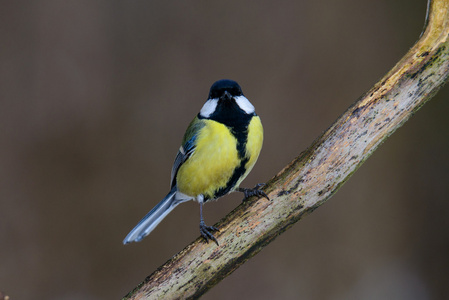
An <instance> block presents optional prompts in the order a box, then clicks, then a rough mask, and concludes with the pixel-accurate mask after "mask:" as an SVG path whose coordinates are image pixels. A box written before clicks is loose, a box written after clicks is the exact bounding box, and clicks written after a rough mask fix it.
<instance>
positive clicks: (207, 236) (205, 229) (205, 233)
mask: <svg viewBox="0 0 449 300" xmlns="http://www.w3.org/2000/svg"><path fill="white" fill-rule="evenodd" d="M211 231H219V230H218V228H217V227H214V226H207V225H206V224H205V223H204V221H201V222H200V233H201V236H202V237H203V238H204V240H205V241H206V242H207V243H209V240H212V241H214V242H215V244H217V246H219V244H218V241H217V239H216V238H215V237H214V235H213V234H212V233H211Z"/></svg>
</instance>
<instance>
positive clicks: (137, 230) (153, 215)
mask: <svg viewBox="0 0 449 300" xmlns="http://www.w3.org/2000/svg"><path fill="white" fill-rule="evenodd" d="M184 201H185V200H184ZM184 201H179V199H176V186H175V187H173V188H172V190H171V191H170V193H168V195H167V196H165V198H164V199H162V201H161V202H159V203H158V204H157V205H156V206H155V207H154V208H153V209H152V210H151V211H150V212H149V213H147V215H146V216H145V217H143V219H142V220H140V222H139V223H138V224H137V225H136V227H134V228H133V230H131V231H130V233H128V235H127V236H126V237H125V239H124V240H123V244H128V243H131V242H140V241H141V240H142V239H143V238H144V237H146V236H147V235H149V234H150V232H151V231H153V229H154V228H156V226H157V225H158V224H159V223H160V222H161V221H162V220H163V219H164V218H165V216H167V215H168V213H169V212H171V211H172V210H173V209H174V208H175V207H176V206H177V205H178V204H179V203H181V202H184Z"/></svg>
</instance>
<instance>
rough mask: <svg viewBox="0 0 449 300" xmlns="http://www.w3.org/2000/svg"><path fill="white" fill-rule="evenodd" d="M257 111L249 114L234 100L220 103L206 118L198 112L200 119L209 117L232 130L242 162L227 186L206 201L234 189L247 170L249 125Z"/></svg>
mask: <svg viewBox="0 0 449 300" xmlns="http://www.w3.org/2000/svg"><path fill="white" fill-rule="evenodd" d="M255 115H256V114H255V113H252V114H247V113H245V112H244V111H243V110H241V109H240V107H238V105H236V104H235V101H234V102H231V103H230V104H229V105H219V106H218V107H217V110H216V111H215V112H214V113H213V114H212V115H210V116H209V117H208V118H204V117H203V116H201V115H200V114H198V118H199V119H209V120H213V121H216V122H219V123H221V124H223V125H225V126H226V127H228V128H229V130H230V131H231V132H232V134H233V135H234V137H235V138H236V140H237V152H238V156H239V159H240V164H239V165H238V166H237V167H236V168H235V169H234V172H233V173H232V176H231V178H230V179H229V180H228V182H227V183H226V186H224V187H222V188H219V189H217V190H216V191H215V193H214V195H213V198H209V197H207V196H206V197H205V199H204V201H207V200H211V199H216V198H219V197H221V196H224V195H226V194H227V193H229V192H230V191H231V190H232V189H234V187H235V185H236V184H237V181H239V179H240V178H241V177H242V176H243V175H244V174H245V172H246V163H247V162H248V161H249V157H248V156H247V153H246V143H247V141H248V125H249V123H250V122H251V120H252V118H253V116H255Z"/></svg>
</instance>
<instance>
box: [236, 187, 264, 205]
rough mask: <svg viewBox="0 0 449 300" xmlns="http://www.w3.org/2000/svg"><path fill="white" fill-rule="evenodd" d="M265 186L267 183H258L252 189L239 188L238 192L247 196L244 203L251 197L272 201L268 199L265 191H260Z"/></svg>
mask: <svg viewBox="0 0 449 300" xmlns="http://www.w3.org/2000/svg"><path fill="white" fill-rule="evenodd" d="M264 185H265V183H258V184H256V186H255V187H254V188H252V189H246V188H238V189H237V191H238V192H242V193H243V194H244V195H245V198H243V202H245V201H246V200H248V198H249V197H252V196H257V197H259V198H261V197H264V198H267V199H268V200H270V198H268V196H267V194H265V192H264V191H261V190H260V188H261V187H263V186H264Z"/></svg>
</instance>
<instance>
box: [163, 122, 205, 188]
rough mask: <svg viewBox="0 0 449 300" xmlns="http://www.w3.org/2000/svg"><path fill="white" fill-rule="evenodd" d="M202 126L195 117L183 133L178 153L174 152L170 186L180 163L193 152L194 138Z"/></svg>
mask: <svg viewBox="0 0 449 300" xmlns="http://www.w3.org/2000/svg"><path fill="white" fill-rule="evenodd" d="M203 127H204V122H202V121H201V120H200V119H198V118H195V119H193V121H192V122H191V123H190V125H189V127H187V130H186V133H185V135H184V138H183V141H182V146H181V147H180V148H179V151H178V154H176V158H175V162H174V163H173V168H172V171H171V181H170V182H171V188H173V187H174V186H175V185H176V175H177V174H178V170H179V168H180V167H181V165H182V164H183V163H184V162H185V161H186V160H187V159H189V157H190V156H191V155H192V154H193V153H194V152H195V148H196V139H197V137H198V134H199V132H200V130H201V128H203Z"/></svg>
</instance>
